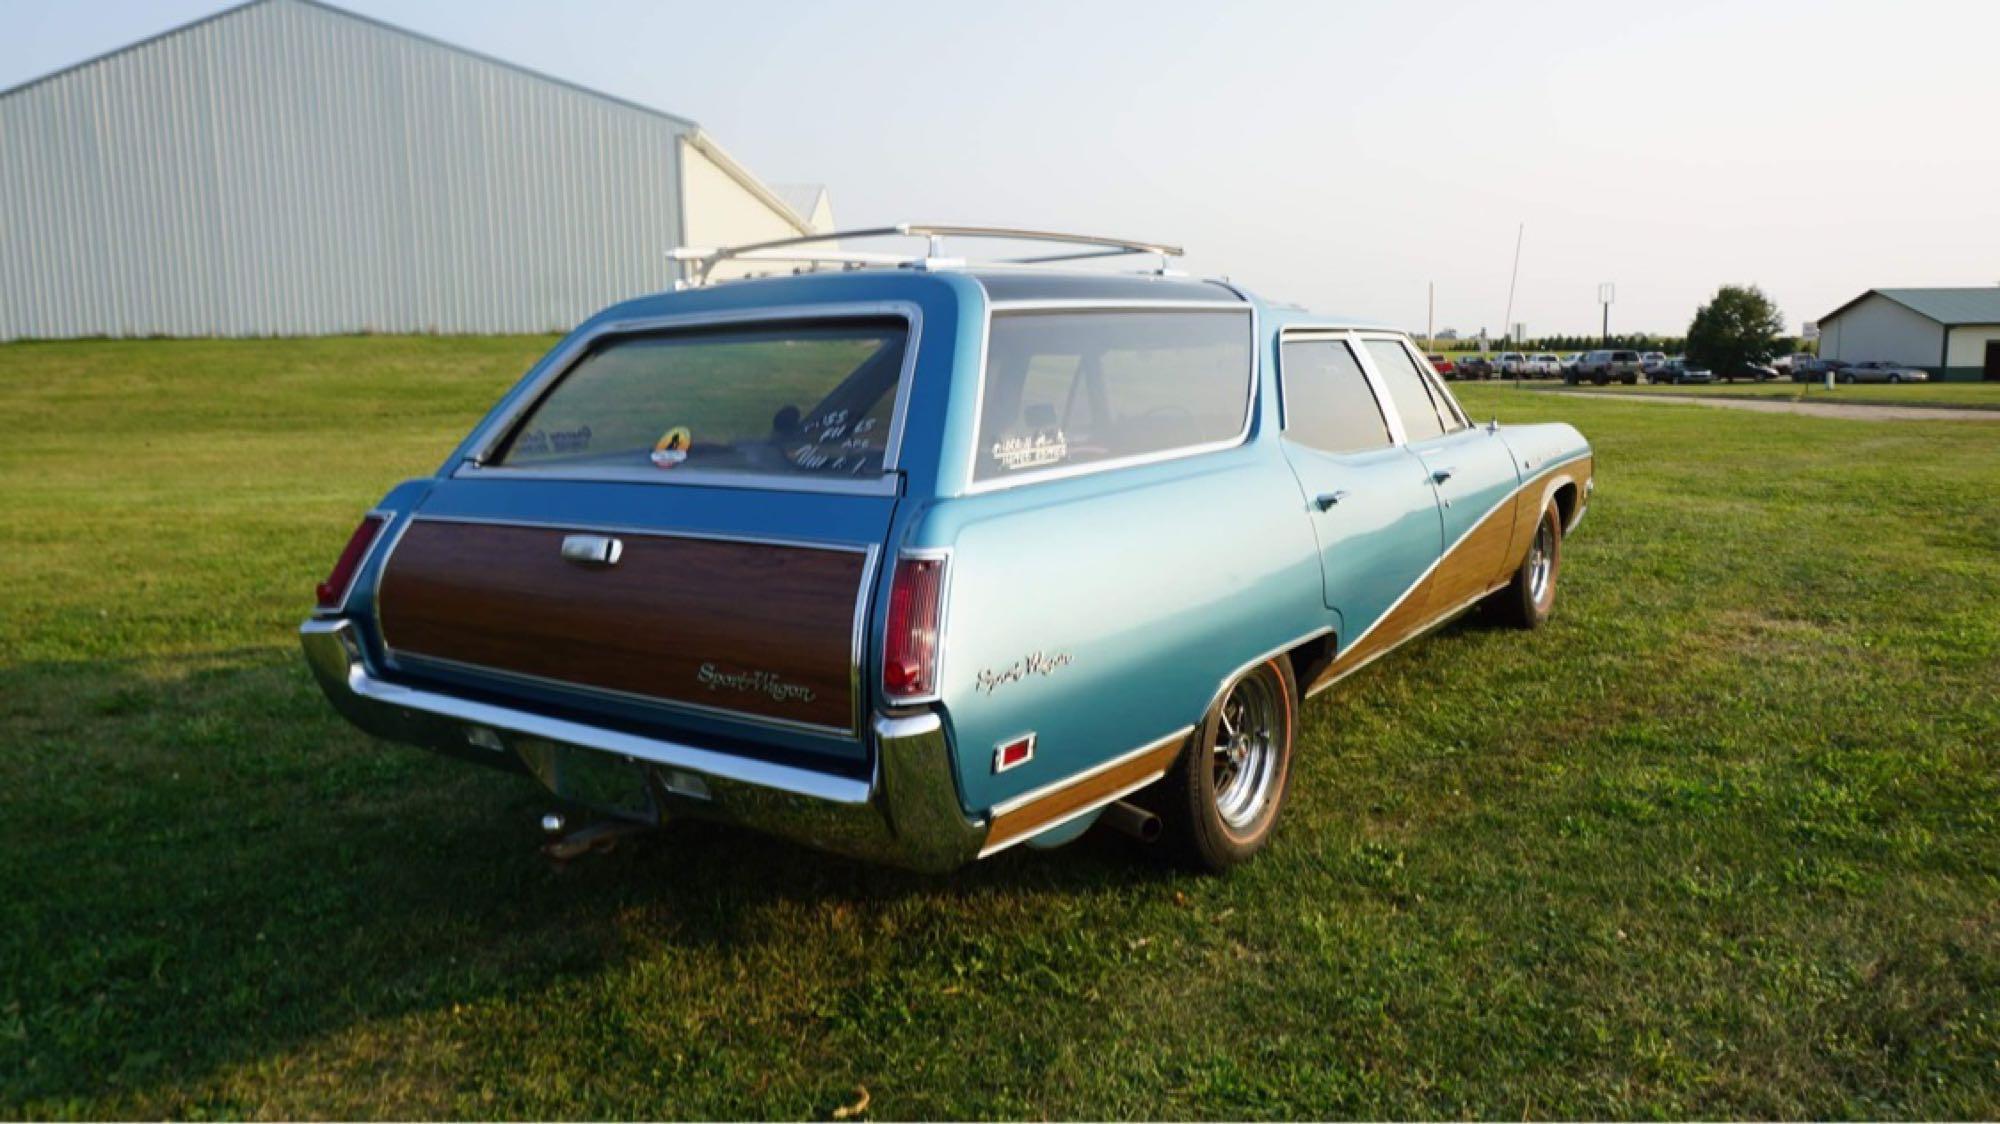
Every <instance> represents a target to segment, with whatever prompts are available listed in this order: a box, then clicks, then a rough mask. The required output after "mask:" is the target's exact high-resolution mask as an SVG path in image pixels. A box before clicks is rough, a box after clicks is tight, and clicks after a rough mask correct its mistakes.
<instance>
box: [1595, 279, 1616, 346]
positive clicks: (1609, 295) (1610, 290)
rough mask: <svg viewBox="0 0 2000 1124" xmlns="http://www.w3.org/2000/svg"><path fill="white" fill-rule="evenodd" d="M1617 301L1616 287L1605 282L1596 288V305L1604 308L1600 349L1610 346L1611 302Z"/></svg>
mask: <svg viewBox="0 0 2000 1124" xmlns="http://www.w3.org/2000/svg"><path fill="white" fill-rule="evenodd" d="M1617 299H1618V286H1617V285H1614V284H1612V283H1611V282H1609V281H1606V282H1604V283H1602V284H1600V285H1598V286H1597V303H1598V304H1601V305H1603V306H1604V342H1603V343H1601V344H1599V345H1598V346H1600V347H1610V346H1611V302H1612V301H1614V300H1617Z"/></svg>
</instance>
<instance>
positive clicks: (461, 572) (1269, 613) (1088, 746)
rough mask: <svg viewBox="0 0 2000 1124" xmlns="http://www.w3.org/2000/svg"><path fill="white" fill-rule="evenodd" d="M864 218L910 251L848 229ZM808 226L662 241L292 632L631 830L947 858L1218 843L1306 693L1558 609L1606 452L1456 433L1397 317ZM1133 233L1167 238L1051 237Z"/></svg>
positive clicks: (351, 677) (411, 491) (1249, 838)
mask: <svg viewBox="0 0 2000 1124" xmlns="http://www.w3.org/2000/svg"><path fill="white" fill-rule="evenodd" d="M878 235H898V236H905V237H908V236H917V237H924V238H927V239H928V240H929V241H928V249H927V251H926V252H925V253H923V254H922V255H919V256H912V257H909V258H902V257H899V256H897V255H894V254H889V253H862V252H859V251H854V250H851V249H848V248H846V247H847V246H850V245H851V244H852V242H854V241H856V240H859V239H861V238H864V237H868V236H878ZM964 236H974V237H992V236H1005V237H1010V238H1033V239H1041V240H1044V241H1051V240H1052V241H1055V242H1059V243H1072V244H1073V245H1069V246H1067V247H1065V248H1064V249H1063V250H1062V251H1061V252H1055V253H1045V254H1040V255H1035V256H1031V257H1029V258H1025V259H1021V258H1017V259H1010V260H1007V261H1000V262H991V263H987V264H972V263H968V262H967V261H965V260H963V259H959V258H947V257H944V256H943V254H942V250H941V245H942V241H943V239H945V238H947V237H950V238H959V237H964ZM827 237H828V238H829V239H831V238H839V239H841V240H842V241H843V243H845V245H843V246H841V247H837V248H836V247H832V246H831V245H830V243H828V242H825V241H822V240H815V239H798V240H792V241H789V242H785V243H767V244H762V245H758V246H750V247H738V248H734V249H728V250H715V251H685V252H681V257H682V259H683V260H684V261H687V262H688V263H689V265H690V267H691V270H692V272H693V274H694V276H693V277H692V278H691V280H690V283H688V284H686V285H684V286H683V287H682V288H681V289H680V290H678V291H675V292H671V293H664V294H660V295H655V296H648V297H643V298H639V299H636V300H632V301H628V302H626V303H623V304H619V305H617V306H615V307H613V308H610V309H607V310H606V311H604V312H603V313H601V314H600V315H598V316H596V317H594V318H592V319H591V320H590V321H589V322H587V323H585V324H583V325H582V326H581V327H579V328H577V329H576V331H575V332H573V333H572V334H571V335H570V336H569V337H568V338H566V339H564V340H563V341H562V342H561V343H560V344H558V345H557V346H556V348H555V349H554V350H553V351H551V352H550V353H549V355H548V356H547V357H546V358H544V359H543V360H542V361H541V362H540V363H538V364H537V365H536V366H535V367H534V369H532V370H530V371H529V372H528V373H527V375H526V376H525V377H524V378H523V379H522V380H521V381H520V383H519V384H518V385H517V386H515V387H514V389H513V390H512V391H510V392H509V393H508V394H507V395H506V396H505V397H504V398H503V399H502V400H501V401H500V402H499V404H498V405H496V406H495V407H494V408H493V410H492V412H491V413H490V414H488V415H487V417H486V418H485V419H484V420H483V421H481V422H480V423H479V425H478V426H477V428H475V429H474V430H473V431H472V433H471V435H470V436H468V437H467V438H466V439H465V440H464V442H463V443H462V444H460V445H459V447H458V448H457V449H455V450H454V451H453V452H452V453H451V455H450V456H449V457H448V458H447V459H446V460H445V461H444V463H443V464H442V465H441V466H440V467H439V469H438V470H437V472H436V473H435V474H434V475H432V476H428V477H424V478H421V479H417V480H410V481H407V482H405V483H403V484H400V485H398V486H396V487H395V488H394V489H392V490H391V491H390V492H389V494H388V495H387V496H386V497H384V498H383V499H382V501H381V502H380V503H379V504H377V505H376V506H375V507H374V509H373V510H371V511H369V512H368V514H367V516H366V517H365V518H364V519H363V520H362V522H361V525H360V526H359V527H358V528H357V529H356V531H355V532H354V535H353V537H352V539H351V540H350V541H349V542H348V544H347V547H346V549H345V550H344V551H343V552H342V554H341V556H340V558H339V559H338V561H337V563H336V564H335V566H334V568H333V571H332V573H331V574H330V575H329V576H328V578H327V580H326V581H325V582H323V583H322V584H321V585H320V587H319V597H318V607H317V610H316V611H315V612H314V614H313V615H312V617H311V619H310V620H308V621H307V622H306V623H305V624H304V626H303V627H302V629H301V633H302V638H303V642H304V647H305V654H306V658H307V661H308V663H309V665H310V667H311V669H312V671H313V673H314V675H315V676H316V678H317V680H318V681H319V683H320V685H321V687H322V688H323V689H324V690H325V692H326V694H327V696H328V698H329V699H331V700H332V702H333V705H334V706H335V707H336V708H337V709H338V710H339V711H340V712H341V713H342V714H344V715H345V716H346V717H347V718H349V719H350V720H351V721H352V722H353V723H354V724H356V725H357V726H359V727H361V728H362V729H364V730H366V731H369V732H371V733H373V734H376V735H379V736H381V737H384V738H389V739H393V740H397V741H402V742H407V743H412V744H415V745H420V746H424V747H427V748H429V749H432V750H436V751H439V752H442V753H446V754H450V755H453V756H455V757H458V758H462V759H464V760H467V761H472V762H477V763H480V764H483V765H489V766H494V767H498V768H502V769H510V770H515V771H518V772H523V773H526V774H528V775H530V776H532V777H533V778H534V779H536V780H538V781H539V782H540V783H542V784H543V785H545V786H547V788H548V789H549V790H550V791H551V792H553V793H554V794H556V795H557V796H558V797H559V798H561V799H563V800H564V801H567V802H570V803H571V804H573V805H575V806H579V807H583V808H588V809H592V810H594V811H595V812H597V813H599V814H600V815H602V816H604V817H605V822H609V823H631V824H654V823H658V822H660V821H662V820H663V819H665V818H668V817H671V816H675V815H691V816H698V817H706V818H711V819H719V820H725V821H730V822H734V823H738V824H742V825H745V826H748V827H752V828H756V829H760V830H764V831H768V832H773V833H777V834H780V835H784V836H788V837H791V838H793V839H797V840H800V841H803V842H806V843H809V844H812V845H815V846H818V847H823V848H827V849H830V850H833V851H837V852H841V853H844V854H848V855H854V856H860V857H864V858H868V859H873V860H880V861H885V862H892V863H896V864H900V865H904V866H908V867H913V868H918V869H923V870H947V869H950V868H953V867H956V866H958V865H960V864H963V863H966V862H968V861H971V860H973V859H976V858H982V857H984V856H987V855H991V854H993V853H995V852H998V851H1001V850H1005V849H1007V848H1009V847H1012V846H1014V845H1015V844H1018V843H1026V844H1029V845H1030V846H1036V847H1049V846H1055V845H1059V844H1062V843H1065V842H1068V841H1069V840H1071V839H1074V838H1076V837H1077V836H1078V835H1080V834H1082V833H1083V832H1084V831H1085V830H1087V829H1088V828H1089V827H1090V826H1091V825H1092V824H1093V823H1094V822H1097V821H1099V820H1104V821H1105V822H1107V823H1109V824H1112V825H1115V826H1118V827H1120V828H1123V829H1125V830H1128V831H1130V832H1132V833H1134V834H1137V835H1140V836H1142V837H1146V838H1153V837H1158V838H1159V839H1160V843H1161V845H1162V846H1165V847H1171V848H1173V849H1174V850H1175V851H1176V852H1177V853H1178V854H1179V855H1181V856H1183V857H1184V858H1185V859H1186V860H1188V861H1189V862H1191V863H1192V864H1194V865H1197V866H1199V867H1205V868H1208V869H1215V870H1220V869H1224V868H1227V867H1229V866H1231V865H1233V864H1235V863H1238V862H1241V861H1243V860H1244V859H1246V858H1248V857H1249V856H1251V855H1252V854H1254V853H1255V852H1257V851H1258V850H1259V849H1260V848H1261V847H1263V846H1264V845H1265V843H1266V842H1267V840H1268V839H1269V838H1270V836H1271V833H1272V829H1273V826H1274V825H1275V824H1276V822H1277V820H1278V818H1279V814H1280V812H1281V810H1282V809H1283V807H1284V803H1285V798H1286V793H1287V791H1288V788H1289V781H1290V779H1291V775H1292V771H1293V769H1294V767H1295V766H1296V767H1307V766H1309V762H1303V761H1295V759H1294V752H1293V751H1294V743H1295V740H1296V731H1297V726H1298V711H1299V706H1300V704H1301V702H1302V701H1303V700H1304V699H1306V698H1308V697H1310V696H1311V695H1312V694H1314V693H1315V692H1318V691H1322V690H1325V689H1326V688H1328V687H1330V686H1331V685H1333V684H1334V683H1336V682H1338V681H1340V679H1341V678H1342V677H1343V676H1346V675H1349V674H1351V673H1353V672H1354V671H1356V670H1358V669H1360V668H1361V667H1363V666H1365V665H1367V664H1368V663H1369V662H1370V661H1372V660H1375V659H1377V658H1378V657H1380V656H1382V655H1383V654H1385V653H1387V652H1389V651H1391V650H1393V649H1394V648H1396V647H1397V646H1398V645H1399V644H1402V643H1403V642H1404V641H1407V640H1409V639H1411V638H1413V637H1416V636H1419V635H1421V634H1422V633H1424V632H1425V631H1427V630H1428V629H1430V628H1432V627H1434V626H1436V625H1438V624H1440V623H1442V622H1445V621H1447V620H1450V619H1452V618H1453V617H1454V616H1456V615H1458V614H1460V613H1462V612H1464V611H1466V610H1469V609H1472V608H1475V607H1479V606H1484V607H1486V609H1487V610H1488V611H1490V612H1492V613H1494V614H1495V615H1497V616H1498V617H1501V618H1504V619H1505V620H1507V621H1509V622H1511V623H1513V624H1516V625H1519V626H1522V627H1527V628H1532V627H1534V626H1535V625H1537V624H1539V623H1540V622H1541V621H1542V620H1543V619H1544V618H1545V617H1546V616H1547V615H1548V613H1549V611H1550V608H1551V606H1552V604H1553V601H1554V597H1555V591H1556V580H1557V577H1558V574H1559V572H1560V562H1561V552H1562V543H1563V540H1564V537H1565V536H1566V535H1567V534H1568V533H1570V532H1571V531H1573V530H1574V529H1575V528H1576V525H1577V523H1578V521H1579V520H1581V519H1582V517H1583V514H1584V511H1585V508H1586V506H1587V504H1588V503H1589V500H1590V495H1591V489H1592V476H1591V473H1592V457H1591V449H1590V446H1589V444H1588V443H1587V442H1585V441H1584V439H1583V438H1582V436H1581V435H1579V434H1578V433H1577V432H1576V431H1575V430H1574V429H1572V428H1570V427H1569V426H1566V425H1553V424H1551V425H1529V426H1505V427H1502V426H1499V425H1497V424H1488V425H1475V424H1473V423H1472V422H1471V421H1470V420H1469V419H1468V418H1467V417H1466V415H1465V413H1464V411H1463V410H1461V409H1460V408H1459V406H1458V404H1457V402H1456V401H1455V400H1454V399H1453V397H1452V395H1451V393H1450V392H1449V391H1448V390H1447V389H1446V388H1445V386H1444V384H1443V382H1442V381H1441V380H1440V379H1439V378H1438V377H1437V376H1436V374H1435V373H1434V372H1433V371H1432V370H1431V369H1430V367H1429V365H1428V364H1427V363H1426V362H1425V361H1424V359H1423V357H1422V356H1421V355H1420V354H1419V353H1418V352H1417V351H1416V350H1415V349H1414V348H1413V347H1412V346H1411V342H1410V340H1409V339H1408V338H1407V337H1406V336H1405V335H1404V334H1403V333H1401V332H1398V331H1393V330H1388V329H1381V328H1374V327H1369V326H1366V325H1362V324H1356V323H1353V322H1350V321H1347V320H1344V319H1340V318H1337V317H1326V316H1318V315H1314V314H1312V313H1308V312H1304V311H1300V310H1298V309H1295V308H1291V307H1286V306H1280V305H1274V304H1269V303H1266V302H1264V301H1262V300H1259V299H1258V298H1256V297H1254V296H1252V295H1250V294H1249V293H1246V292H1244V291H1242V290H1241V289H1239V288H1237V287H1235V286H1233V285H1231V284H1229V283H1227V282H1225V281H1218V280H1199V279H1193V278H1188V277H1185V276H1178V275H1175V274H1173V273H1171V272H1170V271H1168V270H1166V269H1165V268H1164V263H1165V261H1166V258H1167V256H1168V255H1171V254H1176V253H1178V250H1176V249H1174V248H1173V247H1168V246H1159V245H1154V244H1146V243H1131V242H1122V241H1118V240H1113V239H1096V238H1071V237H1067V236H1058V235H1046V234H1037V233H1034V232H1025V231H1004V230H1002V231H996V230H991V229H987V228H969V227H920V226H901V227H891V228H883V229H879V230H871V231H860V232H844V233H842V234H839V235H831V236H827ZM814 246H819V247H821V248H818V249H815V248H813V247H814ZM1124 253H1143V254H1157V255H1160V260H1161V262H1162V268H1160V269H1158V270H1155V271H1150V272H1142V273H1114V272H1108V271H1103V270H1088V269H1084V268H1079V267H1076V266H1073V265H1062V264H1054V263H1060V262H1067V261H1069V260H1071V259H1075V258H1083V257H1092V256H1101V255H1107V254H1112V255H1115V254H1124ZM759 263H770V264H772V265H774V266H775V265H778V264H780V263H789V267H790V272H789V275H785V276H775V277H752V278H745V279H736V280H728V281H718V282H714V283H708V280H707V279H708V278H709V276H710V275H711V274H712V273H713V272H714V271H716V270H717V268H718V267H719V266H729V267H732V268H734V269H737V270H739V271H740V270H747V269H751V268H754V267H755V266H756V265H758V264H759Z"/></svg>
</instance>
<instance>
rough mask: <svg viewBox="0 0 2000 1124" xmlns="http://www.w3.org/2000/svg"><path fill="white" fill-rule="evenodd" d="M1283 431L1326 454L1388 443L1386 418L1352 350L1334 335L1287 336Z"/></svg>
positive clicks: (1360, 449) (1376, 446)
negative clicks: (1327, 337) (1323, 337)
mask: <svg viewBox="0 0 2000 1124" xmlns="http://www.w3.org/2000/svg"><path fill="white" fill-rule="evenodd" d="M1284 375H1285V436H1286V437H1287V438H1290V439H1291V440H1293V441H1297V442H1298V443H1300V444H1302V445H1309V446H1311V447H1312V448H1315V449H1319V450H1321V451H1322V452H1328V453H1358V452H1361V451H1362V450H1365V449H1379V448H1382V447H1383V446H1386V445H1388V444H1389V423H1388V422H1386V421H1384V420H1383V418H1382V406H1381V404H1380V403H1378V402H1376V401H1375V391H1374V389H1373V388H1371V387H1370V386H1369V385H1368V378H1367V376H1366V375H1364V374H1362V373H1361V363H1360V362H1359V361H1358V360H1356V359H1355V358H1354V350H1353V349H1352V348H1350V347H1348V346H1347V345H1346V344H1345V343H1342V342H1341V341H1339V340H1288V341H1286V343H1285V351H1284Z"/></svg>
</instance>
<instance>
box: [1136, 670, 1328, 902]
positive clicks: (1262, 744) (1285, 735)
mask: <svg viewBox="0 0 2000 1124" xmlns="http://www.w3.org/2000/svg"><path fill="white" fill-rule="evenodd" d="M1298 698H1299V695H1298V691H1297V690H1296V689H1295V688H1294V686H1293V680H1292V669H1291V664H1290V662H1289V661H1287V660H1286V659H1285V658H1284V657H1283V656H1275V657H1273V658H1271V659H1268V660H1265V661H1264V662H1263V663H1260V664H1258V665H1257V666H1255V667H1253V668H1251V669H1250V670H1248V671H1246V672H1244V673H1243V674H1242V675H1240V676H1238V677H1237V678H1236V681H1235V682H1233V683H1231V684H1230V685H1229V686H1228V687H1227V688H1225V689H1224V690H1223V692H1222V698H1221V701H1219V702H1217V703H1216V704H1215V708H1214V709H1213V710H1211V711H1210V712H1209V714H1208V717H1207V718H1206V719H1204V720H1203V721H1202V724H1201V725H1200V726H1198V727H1196V728H1195V731H1194V733H1192V734H1190V735H1189V736H1188V742H1187V745H1186V746H1185V747H1183V748H1182V750H1181V755H1180V758H1179V760H1177V761H1176V762H1175V763H1174V767H1173V768H1172V769H1171V770H1169V771H1168V773H1167V776H1166V778H1165V780H1164V781H1163V782H1162V788H1163V789H1164V794H1163V798H1162V799H1161V801H1160V804H1161V808H1160V818H1161V819H1162V820H1164V821H1165V822H1166V827H1167V831H1168V834H1169V837H1170V838H1171V839H1172V840H1173V841H1174V843H1175V845H1176V846H1177V847H1178V848H1179V849H1180V851H1181V855H1182V857H1183V858H1184V859H1185V860H1186V861H1187V862H1188V863H1190V864H1191V865H1193V866H1195V867H1197V868H1199V869H1203V870H1208V871H1212V872H1215V873H1221V872H1222V871H1225V870H1228V869H1229V868H1230V867H1232V866H1235V865H1237V864H1239V863H1242V862H1244V861H1246V860H1248V859H1249V858H1250V857H1251V856H1252V855H1255V854H1256V853H1257V852H1258V851H1261V850H1263V849H1264V844H1265V843H1267V842H1268V841H1269V840H1270V838H1271V831H1272V829H1273V828H1275V827H1276V826H1277V823H1278V813H1279V812H1280V811H1281V810H1282V809H1283V808H1284V804H1285V792H1286V789H1287V787H1288V785H1289V783H1290V781H1291V771H1292V736H1293V732H1294V730H1295V729H1296V728H1297V726H1298Z"/></svg>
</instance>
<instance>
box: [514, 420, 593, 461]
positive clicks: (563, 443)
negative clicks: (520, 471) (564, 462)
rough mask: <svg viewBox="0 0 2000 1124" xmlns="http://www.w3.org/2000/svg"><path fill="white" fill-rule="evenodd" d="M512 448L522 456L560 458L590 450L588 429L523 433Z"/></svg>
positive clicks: (587, 427) (579, 427) (585, 426)
mask: <svg viewBox="0 0 2000 1124" xmlns="http://www.w3.org/2000/svg"><path fill="white" fill-rule="evenodd" d="M514 447H515V448H516V449H518V450H520V452H521V453H522V455H524V456H542V457H546V456H562V455H566V454H567V455H573V454H576V453H581V452H584V451H585V450H587V449H589V448H590V427H589V426H587V425H584V426H578V427H577V428H575V429H557V430H549V431H544V430H540V429H537V430H534V431H533V432H531V433H524V434H522V435H521V437H520V440H518V441H516V442H515V443H514Z"/></svg>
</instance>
